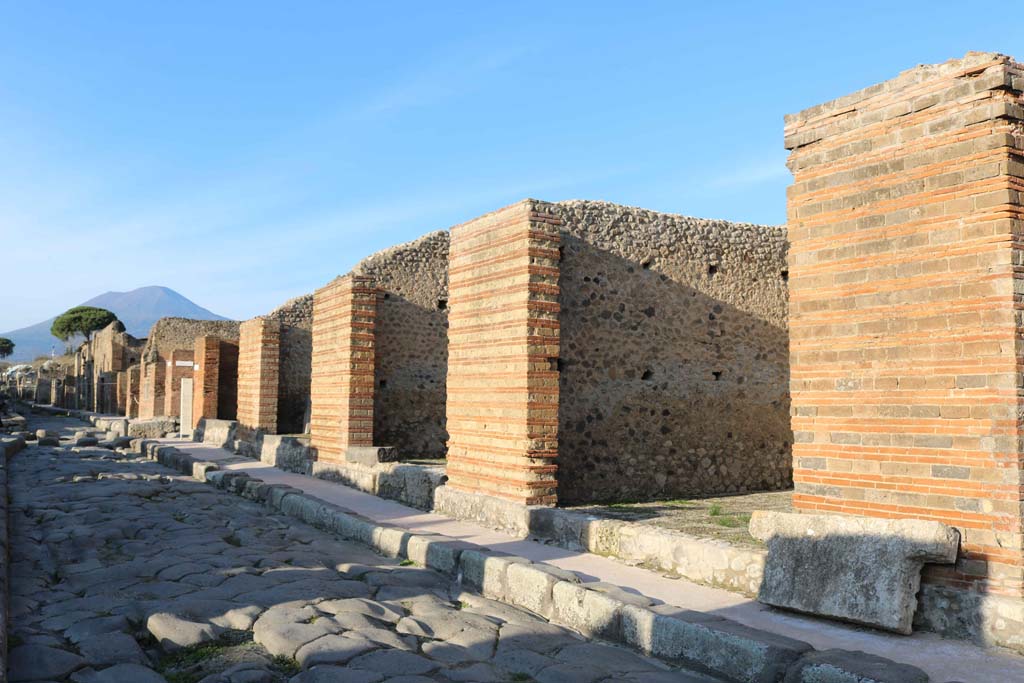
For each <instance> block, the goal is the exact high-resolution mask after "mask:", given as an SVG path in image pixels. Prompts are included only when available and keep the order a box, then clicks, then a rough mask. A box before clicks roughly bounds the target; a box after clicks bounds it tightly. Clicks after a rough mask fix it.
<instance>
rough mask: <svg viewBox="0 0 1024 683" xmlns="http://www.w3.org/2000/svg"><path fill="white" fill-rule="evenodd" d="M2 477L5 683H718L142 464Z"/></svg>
mask: <svg viewBox="0 0 1024 683" xmlns="http://www.w3.org/2000/svg"><path fill="white" fill-rule="evenodd" d="M31 427H32V428H33V429H35V428H46V429H53V430H55V431H60V432H61V436H63V437H66V438H67V437H71V436H72V434H73V433H74V431H75V430H77V429H82V423H80V422H78V421H76V420H70V419H60V418H39V419H36V420H34V422H33V424H32V425H31ZM9 476H10V484H9V492H10V498H11V510H10V523H11V548H12V557H11V631H10V633H11V642H10V648H11V649H10V676H11V677H10V680H12V681H69V680H70V681H75V682H76V683H107V682H111V683H113V682H125V683H148V682H149V681H169V682H171V683H186V682H196V681H202V682H203V683H222V682H223V683H227V682H231V683H243V682H244V683H270V682H277V681H292V682H293V683H311V682H314V681H316V682H327V681H338V682H350V683H356V682H359V683H376V682H377V681H391V682H393V683H417V682H420V681H422V682H427V681H439V682H440V681H479V682H481V683H483V682H487V681H531V680H536V681H540V682H544V683H548V682H550V683H554V682H556V681H580V682H591V681H637V682H640V681H644V682H649V683H657V682H658V681H711V680H712V679H710V678H705V677H703V676H700V675H697V674H692V673H687V672H682V671H678V670H674V669H669V668H668V667H667V666H665V665H664V664H663V663H661V662H658V661H656V660H652V659H648V658H644V657H641V656H639V655H637V654H635V653H633V652H631V651H628V650H626V649H622V648H619V647H614V646H611V645H605V644H600V643H594V642H587V641H585V640H583V639H582V638H581V637H579V636H578V635H577V634H574V633H573V632H571V631H569V630H567V629H564V628H561V627H557V626H553V625H550V624H548V623H546V622H545V621H544V620H542V619H539V618H537V617H535V616H533V615H531V614H528V613H526V612H523V611H520V610H517V609H514V608H512V607H509V606H507V605H504V604H502V603H498V602H494V601H491V600H487V599H483V598H481V597H478V596H475V595H471V594H467V593H463V592H461V589H459V588H458V587H457V586H453V585H452V584H451V583H450V581H449V579H447V578H446V577H443V576H441V575H440V574H437V573H435V572H433V571H431V570H428V569H425V568H421V567H416V566H402V564H400V563H398V562H397V561H395V560H390V559H386V558H383V557H381V556H379V555H377V554H375V553H373V552H372V551H370V550H369V549H367V548H365V547H363V546H361V545H358V544H354V543H351V542H344V541H341V540H339V539H338V538H336V537H334V536H331V535H329V534H326V533H324V532H321V531H319V530H316V529H314V528H312V527H310V526H307V525H305V524H302V523H300V522H297V521H295V520H293V519H291V518H288V517H284V516H281V515H276V514H271V513H270V512H269V511H268V510H267V509H266V508H263V507H260V506H257V505H255V504H253V503H250V502H248V501H245V500H243V499H240V498H237V497H235V496H232V495H229V494H226V493H224V492H223V491H218V490H216V489H214V488H211V487H210V486H208V485H206V484H203V483H200V482H197V481H195V480H192V479H190V478H186V477H182V476H180V475H178V474H177V473H175V472H172V471H171V470H169V469H167V468H165V467H163V466H161V465H158V464H156V463H153V462H151V461H148V460H146V459H141V458H137V457H134V456H129V455H123V454H120V453H116V452H112V451H109V450H105V449H100V448H91V447H85V448H74V449H72V448H69V447H66V446H62V447H47V446H38V445H31V446H29V447H28V448H26V449H25V450H24V451H22V452H21V453H19V454H17V455H16V456H14V457H13V458H11V461H10V475H9Z"/></svg>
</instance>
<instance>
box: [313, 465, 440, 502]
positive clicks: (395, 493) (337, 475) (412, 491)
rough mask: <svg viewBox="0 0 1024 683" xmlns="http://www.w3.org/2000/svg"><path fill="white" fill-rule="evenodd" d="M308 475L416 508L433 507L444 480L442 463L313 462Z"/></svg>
mask: <svg viewBox="0 0 1024 683" xmlns="http://www.w3.org/2000/svg"><path fill="white" fill-rule="evenodd" d="M310 470H311V474H312V475H313V476H314V477H317V478H319V479H327V480H329V481H337V482H340V483H342V484H345V485H346V486H351V487H352V488H354V489H358V490H360V491H364V492H365V493H372V494H373V495H375V496H380V497H381V498H389V499H391V500H397V501H399V502H400V503H404V504H406V505H408V506H410V507H414V508H417V509H420V510H432V509H436V504H437V503H436V499H435V495H436V491H438V490H441V489H444V488H445V487H444V486H443V484H444V483H445V481H446V480H447V477H446V476H445V470H444V466H443V465H438V466H431V465H410V464H405V463H400V462H397V463H380V464H378V465H372V466H366V465H358V464H355V463H348V464H346V463H336V462H314V463H312V466H311V468H310Z"/></svg>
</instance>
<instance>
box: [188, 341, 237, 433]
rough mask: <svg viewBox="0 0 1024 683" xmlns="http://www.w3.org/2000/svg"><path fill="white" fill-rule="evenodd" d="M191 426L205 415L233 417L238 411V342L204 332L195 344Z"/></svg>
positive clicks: (226, 418) (232, 418)
mask: <svg viewBox="0 0 1024 683" xmlns="http://www.w3.org/2000/svg"><path fill="white" fill-rule="evenodd" d="M193 360H194V364H193V366H192V367H193V371H192V427H193V428H195V427H197V426H198V425H199V420H201V419H202V418H204V417H208V418H212V419H219V420H234V419H235V418H236V417H237V410H238V344H237V343H236V342H234V341H232V340H230V339H221V338H219V337H212V336H208V335H202V336H199V337H196V339H195V342H194V347H193Z"/></svg>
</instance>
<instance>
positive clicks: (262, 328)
mask: <svg viewBox="0 0 1024 683" xmlns="http://www.w3.org/2000/svg"><path fill="white" fill-rule="evenodd" d="M280 360H281V323H280V322H279V321H278V320H277V319H275V318H262V317H261V318H253V319H252V320H247V321H245V322H243V323H242V325H241V328H240V334H239V340H238V426H239V429H240V430H241V431H242V432H243V433H241V434H240V438H246V437H247V434H246V433H244V432H256V431H262V432H264V433H269V434H275V433H277V404H278V395H279V385H280Z"/></svg>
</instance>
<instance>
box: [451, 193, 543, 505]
mask: <svg viewBox="0 0 1024 683" xmlns="http://www.w3.org/2000/svg"><path fill="white" fill-rule="evenodd" d="M560 224H561V221H560V220H559V219H558V218H556V217H555V216H554V215H552V214H550V213H548V212H546V211H545V209H544V204H543V203H541V202H536V201H533V200H526V201H524V202H520V203H519V204H515V205H513V206H510V207H507V208H505V209H501V210H500V211H496V212H494V213H491V214H487V215H486V216H482V217H480V218H477V219H475V220H473V221H470V222H469V223H465V224H463V225H460V226H457V227H455V228H452V232H451V252H450V261H449V288H450V289H449V300H448V308H449V315H448V321H449V327H448V399H447V415H448V433H449V435H450V438H449V441H448V486H450V487H452V488H453V489H457V490H460V491H466V492H470V493H483V494H487V495H491V496H496V497H498V498H504V499H506V500H511V501H514V502H518V503H524V504H528V505H536V504H541V505H553V504H554V503H555V502H556V481H555V471H556V469H557V468H556V466H555V464H554V458H555V456H556V455H557V454H558V366H557V362H558V336H559V335H558V312H559V306H558V272H559V270H558V260H559V253H558V247H559V232H558V226H559V225H560Z"/></svg>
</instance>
